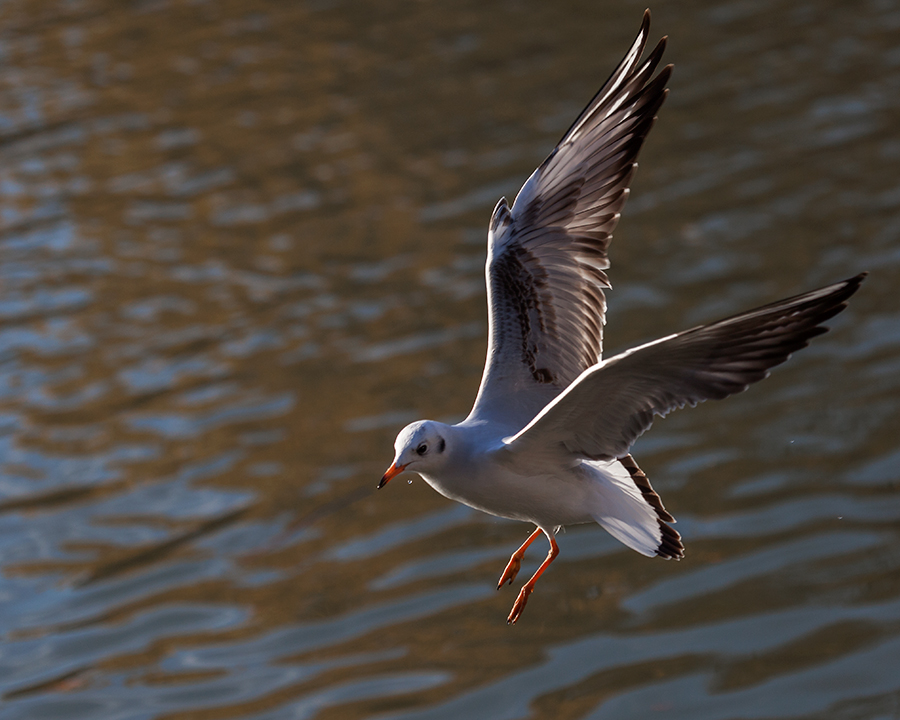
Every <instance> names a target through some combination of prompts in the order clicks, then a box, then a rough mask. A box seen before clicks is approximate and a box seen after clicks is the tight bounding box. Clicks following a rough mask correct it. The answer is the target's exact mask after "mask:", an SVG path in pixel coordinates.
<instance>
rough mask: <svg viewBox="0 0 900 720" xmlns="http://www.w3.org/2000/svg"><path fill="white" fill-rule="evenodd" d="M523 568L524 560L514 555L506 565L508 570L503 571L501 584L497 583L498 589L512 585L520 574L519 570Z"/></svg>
mask: <svg viewBox="0 0 900 720" xmlns="http://www.w3.org/2000/svg"><path fill="white" fill-rule="evenodd" d="M521 566H522V558H518V557H516V556H515V555H513V556H512V557H511V558H510V559H509V562H508V563H507V565H506V569H505V570H504V571H503V574H502V575H501V576H500V582H498V583H497V589H498V590H499V589H500V588H502V587H503V585H504V584H506V583H509V584H510V585H512V582H513V580H515V579H516V575H518V574H519V568H520V567H521Z"/></svg>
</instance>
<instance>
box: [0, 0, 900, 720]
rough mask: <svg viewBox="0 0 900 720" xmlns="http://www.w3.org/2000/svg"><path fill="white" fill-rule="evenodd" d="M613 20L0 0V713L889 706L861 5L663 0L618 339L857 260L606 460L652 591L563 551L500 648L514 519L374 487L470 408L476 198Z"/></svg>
mask: <svg viewBox="0 0 900 720" xmlns="http://www.w3.org/2000/svg"><path fill="white" fill-rule="evenodd" d="M642 10H643V6H642V5H641V6H637V5H635V6H628V7H623V6H621V5H616V4H612V3H601V4H599V5H598V4H596V3H595V4H590V3H580V2H567V3H563V4H548V3H537V2H527V1H526V2H518V1H516V0H511V1H510V2H505V3H502V4H501V6H498V7H493V6H488V5H485V4H483V3H482V4H476V3H466V2H454V3H450V4H446V3H443V4H427V3H426V4H422V3H419V4H412V3H407V4H399V5H394V6H390V7H389V6H386V5H384V4H381V3H354V4H347V3H341V2H306V3H277V2H261V3H255V4H254V5H253V9H252V10H248V6H247V5H245V4H241V3H233V2H222V3H212V2H179V1H176V0H171V1H169V2H166V1H162V2H154V1H150V2H133V3H128V4H123V3H110V2H105V1H104V0H83V1H79V2H73V3H64V4H47V3H40V2H35V1H34V0H13V1H12V2H8V3H5V4H4V5H3V6H2V8H0V19H2V22H0V57H2V60H3V62H2V65H0V159H2V162H0V462H2V467H0V571H2V573H0V606H2V612H0V632H2V634H3V638H4V643H3V646H2V648H0V696H2V707H3V709H2V713H0V714H2V715H3V717H4V718H10V719H15V718H28V719H29V720H33V719H40V718H50V717H67V718H103V719H104V720H111V719H113V718H165V719H166V720H188V719H190V720H207V719H208V720H212V719H214V718H237V717H241V718H254V719H255V720H256V719H263V718H265V719H273V720H274V719H275V718H312V717H316V718H369V717H379V718H404V719H411V718H416V719H424V718H434V719H435V720H437V719H438V718H440V719H442V720H444V719H450V718H453V719H456V718H461V717H467V718H469V717H471V718H490V719H491V720H501V719H503V718H510V719H512V718H525V717H530V718H554V719H557V718H584V719H588V718H591V719H598V720H599V719H600V718H603V719H606V718H623V717H651V716H653V715H655V714H659V715H663V714H664V715H665V716H666V717H667V718H685V719H688V718H689V719H691V720H696V719H703V718H710V719H713V718H721V719H723V720H725V719H729V718H735V719H736V718H762V717H766V718H771V717H779V718H820V717H830V718H887V717H900V681H898V673H897V672H896V668H897V658H898V657H900V645H898V643H900V639H898V638H900V635H898V631H900V573H898V568H900V553H898V551H897V547H898V519H900V495H898V470H897V467H898V461H900V444H898V440H897V438H898V437H900V423H898V409H897V405H898V403H897V398H898V397H900V386H898V382H900V381H898V378H900V311H898V304H897V303H896V301H895V295H896V293H895V292H894V288H895V287H896V286H897V284H898V281H900V249H898V248H900V243H898V239H900V185H898V177H897V173H896V171H895V169H896V167H897V163H898V159H900V134H898V132H897V128H898V127H900V102H898V98H900V54H898V49H897V43H896V28H897V27H898V26H900V6H898V5H897V4H896V3H893V2H890V1H887V2H870V3H863V4H846V3H838V2H830V1H826V2H820V3H817V4H802V3H801V4H799V5H798V4H796V3H788V2H777V1H776V2H770V3H764V4H756V5H754V4H752V3H751V4H747V3H742V2H726V3H724V4H723V3H702V2H690V3H680V4H678V6H677V7H675V6H672V7H668V6H666V7H660V8H654V24H653V28H652V33H653V35H654V37H656V36H661V35H663V34H668V35H669V36H670V44H669V49H668V51H667V56H668V59H670V60H671V61H673V62H675V64H676V72H675V75H674V77H673V79H672V81H671V83H670V88H671V96H670V98H669V100H668V101H667V103H666V106H665V107H664V108H663V109H662V111H661V114H660V115H661V116H660V121H659V122H658V124H657V126H656V127H655V129H654V131H653V133H652V135H651V137H650V140H649V141H648V143H647V147H646V148H645V151H644V153H643V155H642V158H641V163H642V166H641V170H640V172H639V173H638V175H637V179H636V181H635V184H634V186H633V194H632V197H631V200H630V202H629V205H628V206H627V207H626V209H625V217H624V221H623V223H622V224H621V226H620V227H619V229H618V230H617V235H616V239H615V241H614V243H613V246H612V262H613V268H612V270H611V277H612V279H613V282H614V284H615V286H616V287H615V290H614V291H612V292H611V293H610V295H609V297H610V323H609V326H608V329H607V332H606V337H607V341H608V344H609V346H610V348H609V349H610V350H613V351H615V350H618V349H622V348H624V347H628V346H629V345H632V344H635V343H638V342H640V341H642V340H647V339H650V338H654V337H659V336H662V335H664V334H666V333H669V332H672V331H673V330H676V329H680V328H683V327H687V326H689V325H691V324H695V323H697V322H702V321H705V320H709V319H713V318H716V317H720V316H724V315H727V314H729V313H732V312H736V311H738V310H741V309H744V308H747V307H751V306H753V305H754V304H761V303H763V302H766V301H769V300H772V299H775V298H778V297H782V296H786V295H789V294H793V293H796V292H799V291H801V290H803V289H806V288H809V287H813V286H815V285H817V284H824V283H826V282H828V281H833V280H836V279H839V278H844V277H848V276H850V275H852V274H855V273H857V272H859V271H861V270H869V271H870V272H871V273H872V275H871V278H870V280H869V281H868V282H867V284H866V286H865V287H864V288H863V291H862V292H861V293H860V294H859V296H858V297H857V298H855V299H854V302H853V304H852V305H851V307H850V308H849V310H848V311H847V312H846V313H844V314H843V315H841V316H840V317H839V318H837V319H835V320H834V321H833V323H832V325H833V328H834V330H833V332H832V333H830V334H828V335H826V336H825V337H823V338H819V339H818V340H817V341H816V342H815V343H814V345H813V346H812V347H811V348H810V349H809V350H806V351H804V352H803V353H801V354H800V355H798V357H796V358H794V359H792V360H791V362H790V363H788V364H787V365H785V366H784V367H781V368H779V369H777V371H776V372H775V373H774V374H773V375H772V377H771V378H770V379H768V380H767V381H766V382H765V383H762V384H761V385H759V386H758V387H754V388H753V389H752V390H751V391H750V392H748V393H747V394H746V395H742V396H739V397H736V398H732V399H731V400H729V401H728V402H725V403H709V404H707V405H704V406H702V407H700V408H697V409H695V410H692V411H690V412H684V413H675V414H674V415H673V416H671V417H670V418H668V419H666V420H665V421H662V422H659V423H657V426H656V427H655V428H654V429H653V431H652V432H651V433H649V434H648V435H647V436H646V437H644V438H642V439H641V440H640V441H639V443H638V445H637V446H636V448H635V454H636V455H637V457H638V458H640V461H641V465H642V467H644V469H645V470H646V471H647V472H648V474H649V475H650V477H651V478H652V480H653V482H654V486H656V487H657V488H658V489H659V491H660V493H661V494H662V495H663V497H664V498H665V502H666V506H667V507H668V508H669V509H670V510H671V511H672V512H673V513H674V514H675V515H676V516H677V517H678V519H679V521H680V522H679V526H678V527H679V530H680V531H681V532H682V534H683V535H684V538H685V543H686V545H687V553H688V554H687V558H686V559H685V560H684V561H683V562H681V563H678V564H676V563H663V562H658V561H649V560H647V559H646V558H642V557H640V556H638V555H636V554H634V553H632V552H630V551H628V550H626V549H624V548H623V547H622V546H620V545H618V544H617V543H616V542H615V541H614V540H613V539H612V538H610V537H609V536H607V535H605V534H604V533H603V531H602V530H600V529H599V528H590V527H576V528H570V529H568V531H567V532H566V533H565V534H562V535H561V536H560V546H561V549H562V554H561V556H560V559H559V560H558V561H557V562H556V563H555V564H554V566H553V568H552V570H551V571H550V572H548V573H547V575H546V576H545V577H544V578H543V579H542V581H541V585H540V586H539V591H538V592H537V593H535V595H534V596H533V598H532V600H531V601H530V603H529V609H528V613H527V614H526V615H525V617H524V618H523V621H522V623H521V624H520V625H519V626H517V627H515V628H508V627H507V626H506V623H505V622H504V621H505V618H506V614H507V612H508V609H509V604H510V603H511V602H512V599H513V596H512V590H510V589H506V591H505V592H500V593H498V592H496V591H495V590H494V587H495V585H494V583H495V582H496V579H497V576H498V575H499V573H500V571H501V570H502V568H503V564H504V563H505V561H506V559H507V557H508V556H509V553H510V552H511V551H512V550H513V549H514V548H515V547H516V546H517V544H518V543H520V542H521V541H522V540H523V539H524V537H525V533H526V532H527V531H528V528H526V527H524V526H520V525H517V524H515V523H507V522H501V521H499V520H495V519H493V518H489V517H484V516H481V515H479V514H478V513H475V512H473V511H470V510H468V509H466V508H463V507H461V506H456V505H454V504H452V503H449V502H447V501H445V500H444V499H443V498H440V497H439V496H438V495H436V494H435V493H433V492H432V491H431V490H430V489H429V488H427V486H426V485H425V483H423V482H421V481H418V480H417V481H415V482H413V483H412V484H411V485H407V484H405V483H402V482H401V483H394V484H392V485H391V486H389V487H388V488H387V489H385V490H384V491H382V492H380V493H377V494H376V493H375V491H374V487H375V484H376V483H377V481H378V478H379V477H380V475H381V473H382V472H383V470H384V468H385V467H386V465H387V463H388V462H389V461H390V457H391V443H392V441H393V438H394V435H395V433H396V431H397V430H398V429H399V428H400V427H402V426H403V425H404V424H405V423H407V422H409V421H411V420H414V419H416V418H419V417H434V418H438V419H444V420H448V419H450V420H453V419H458V418H460V417H462V416H464V414H465V413H466V412H467V411H468V408H469V406H470V404H471V401H472V399H473V396H474V392H475V389H476V387H477V384H478V380H479V377H480V374H481V367H482V362H483V357H484V343H485V333H486V323H485V320H484V318H485V311H484V285H483V279H482V278H483V270H482V268H483V263H484V254H485V247H484V241H485V233H486V222H487V219H488V215H489V212H490V209H491V207H492V206H493V204H494V202H495V201H496V199H497V198H498V197H499V196H500V195H507V196H511V195H513V194H514V193H515V191H516V190H517V188H518V186H519V185H520V184H521V182H522V181H523V180H524V179H525V178H526V177H527V176H528V174H529V173H530V172H531V171H532V170H533V168H534V167H535V166H536V165H537V163H538V162H540V160H541V159H542V158H543V156H544V155H545V154H546V153H547V152H548V150H549V149H550V148H551V147H552V145H553V143H554V142H555V141H556V139H557V138H558V136H559V135H560V134H561V132H562V131H563V130H564V129H565V128H566V127H568V125H569V123H570V122H571V120H572V118H573V117H574V116H575V114H576V113H577V112H578V110H579V109H580V108H581V106H582V104H583V103H584V102H585V101H586V100H587V99H588V98H589V97H590V96H591V95H592V94H593V92H594V91H595V90H596V88H597V86H598V85H599V83H600V82H601V81H602V79H603V78H604V77H605V76H606V73H607V72H608V71H609V70H610V69H611V68H612V66H613V64H614V63H615V62H617V61H618V59H619V57H620V55H621V53H622V51H623V50H624V49H625V48H626V47H627V45H628V43H629V42H630V41H631V39H632V36H633V33H634V32H635V30H636V29H637V26H638V22H639V20H640V15H641V11H642ZM541 555H542V551H539V550H534V551H533V553H531V554H529V555H528V556H527V557H526V561H525V565H526V566H530V568H531V569H532V570H533V569H534V568H535V567H536V566H537V563H538V561H539V559H540V556H541ZM528 569H529V567H525V568H523V572H526V571H527V570H528Z"/></svg>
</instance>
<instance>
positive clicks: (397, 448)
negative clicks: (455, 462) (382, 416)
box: [378, 420, 450, 488]
mask: <svg viewBox="0 0 900 720" xmlns="http://www.w3.org/2000/svg"><path fill="white" fill-rule="evenodd" d="M449 429H450V428H449V427H448V426H447V425H444V423H439V422H435V421H434V420H419V421H417V422H414V423H411V424H410V425H407V426H406V427H405V428H403V429H402V430H401V431H400V434H399V435H398V436H397V439H396V440H395V441H394V462H393V463H391V466H390V467H389V468H388V469H387V472H385V473H384V476H383V477H382V478H381V482H380V483H378V487H379V488H382V487H384V486H385V485H387V484H388V482H390V480H391V478H393V477H395V476H396V475H399V474H400V473H402V472H403V471H404V470H407V469H409V470H414V471H416V472H418V473H420V474H422V473H433V472H434V471H435V470H438V469H439V468H440V467H441V466H442V465H443V464H444V463H445V462H446V460H447V454H448V453H447V449H448V448H447V441H448V437H447V436H448V434H449V433H448V431H449Z"/></svg>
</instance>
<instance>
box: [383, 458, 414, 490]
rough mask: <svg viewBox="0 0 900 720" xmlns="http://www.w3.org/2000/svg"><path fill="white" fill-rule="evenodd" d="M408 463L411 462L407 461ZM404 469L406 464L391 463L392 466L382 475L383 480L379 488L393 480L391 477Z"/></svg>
mask: <svg viewBox="0 0 900 720" xmlns="http://www.w3.org/2000/svg"><path fill="white" fill-rule="evenodd" d="M407 465H409V463H407ZM404 470H406V465H394V464H391V466H390V467H389V468H388V469H387V472H386V473H385V474H384V475H382V476H381V482H380V483H378V489H379V490H380V489H381V488H383V487H384V486H385V485H387V484H388V483H389V482H390V481H391V478H393V477H394V476H396V475H399V474H400V473H402V472H403V471H404Z"/></svg>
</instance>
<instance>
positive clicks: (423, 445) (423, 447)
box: [416, 443, 428, 455]
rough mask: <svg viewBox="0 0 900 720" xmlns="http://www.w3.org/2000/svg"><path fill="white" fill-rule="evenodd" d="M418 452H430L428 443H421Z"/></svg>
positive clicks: (420, 453) (422, 453)
mask: <svg viewBox="0 0 900 720" xmlns="http://www.w3.org/2000/svg"><path fill="white" fill-rule="evenodd" d="M416 452H417V453H419V455H424V454H425V453H427V452H428V445H426V444H425V443H422V444H421V445H419V447H417V448H416Z"/></svg>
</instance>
